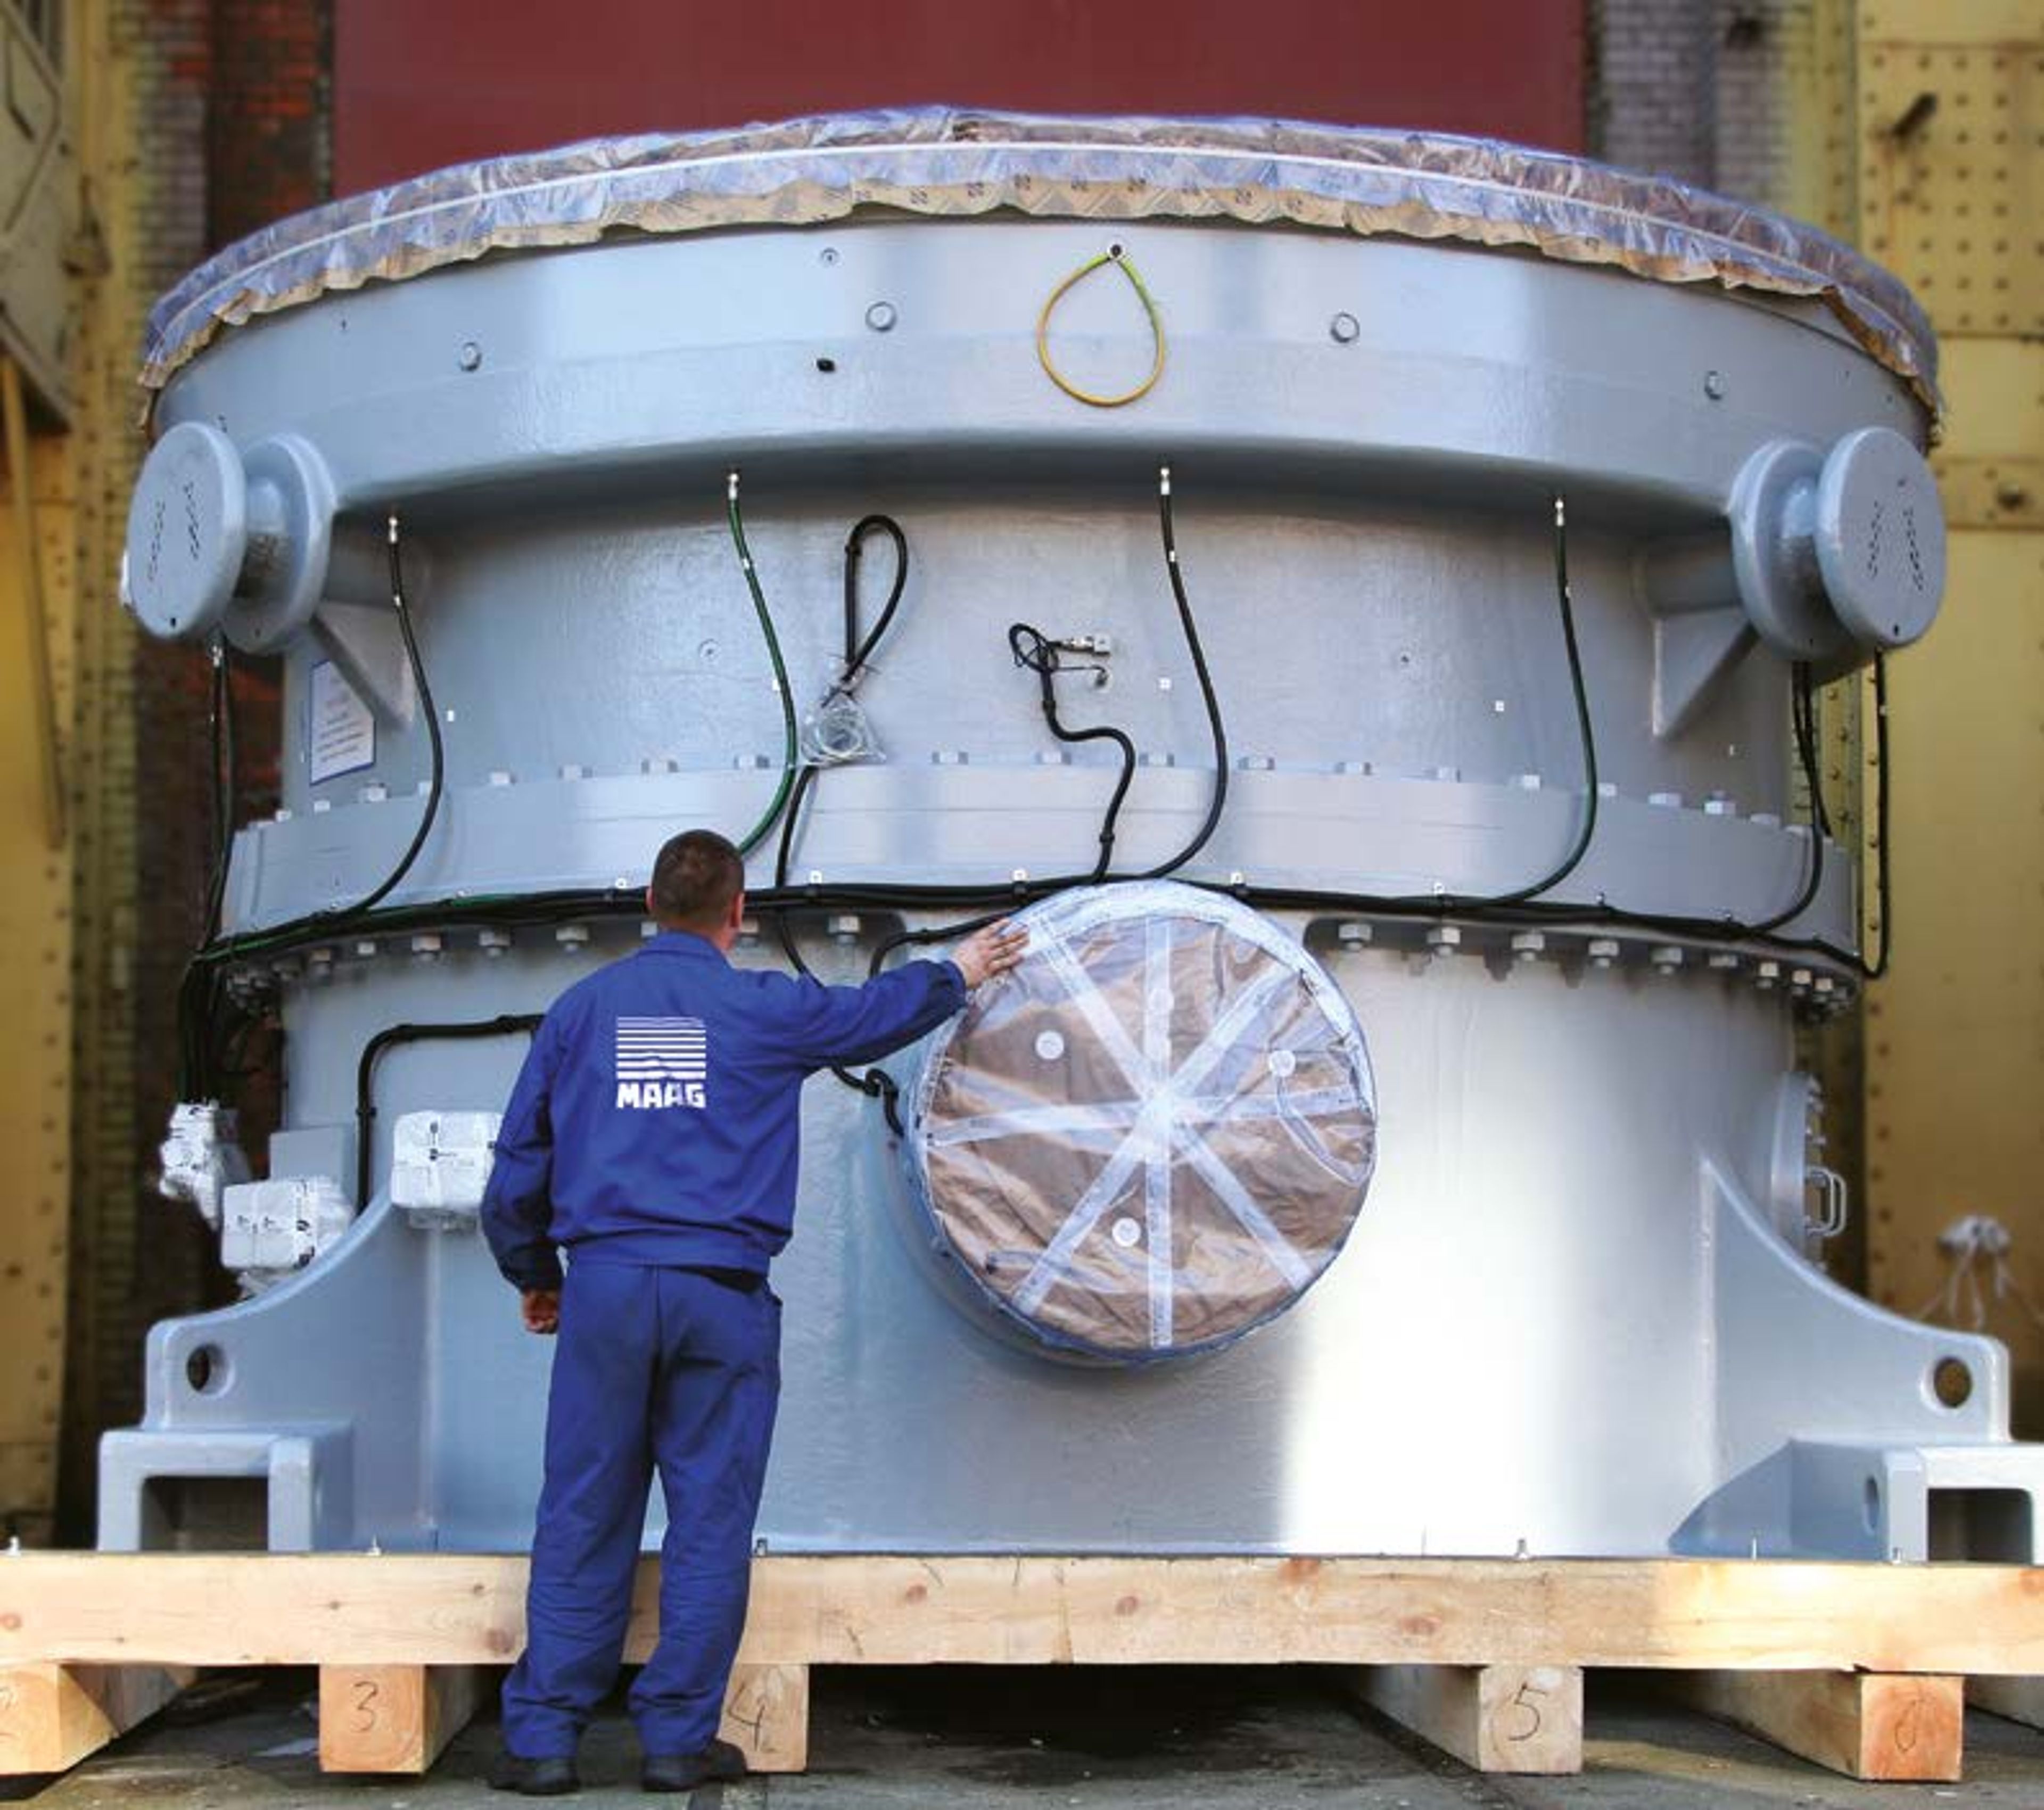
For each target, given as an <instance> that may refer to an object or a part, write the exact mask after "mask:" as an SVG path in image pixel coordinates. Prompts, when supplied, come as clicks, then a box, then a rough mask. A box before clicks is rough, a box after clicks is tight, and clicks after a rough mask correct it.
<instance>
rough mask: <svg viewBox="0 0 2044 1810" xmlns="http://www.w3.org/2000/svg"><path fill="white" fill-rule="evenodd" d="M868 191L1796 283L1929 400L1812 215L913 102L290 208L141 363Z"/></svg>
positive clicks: (970, 204) (1615, 184)
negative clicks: (502, 261) (451, 282)
mask: <svg viewBox="0 0 2044 1810" xmlns="http://www.w3.org/2000/svg"><path fill="white" fill-rule="evenodd" d="M861 209H889V210H892V211H894V212H897V213H913V214H927V215H934V216H939V217H945V216H949V217H963V216H970V215H978V214H986V213H994V212H996V211H997V210H1000V209H1012V210H1014V211H1016V212H1020V213H1026V214H1031V215H1034V216H1036V217H1042V218H1063V219H1090V220H1146V219H1164V220H1169V219H1181V220H1215V219H1220V220H1231V221H1238V222H1240V223H1243V224H1245V225H1289V226H1294V227H1304V228H1311V229H1321V230H1327V231H1336V232H1350V233H1354V234H1356V235H1358V236H1371V235H1376V234H1392V235H1397V236H1402V237H1405V238H1411V239H1456V240H1467V241H1470V242H1473V243H1475V244H1483V245H1499V246H1521V247H1525V248H1529V249H1531V250H1533V251H1535V252H1539V253H1540V254H1541V255H1542V256H1545V257H1549V258H1554V259H1560V260H1562V261H1565V262H1568V263H1593V264H1611V265H1616V266H1618V267H1621V268H1623V269H1625V270H1627V271H1631V272H1633V273H1634V274H1635V275H1639V276H1642V277H1646V278H1650V279H1654V280H1656V281H1658V282H1676V283H1686V282H1715V283H1719V284H1721V285H1722V286H1724V287H1726V288H1727V289H1752V290H1761V291H1763V292H1765V293H1767V294H1776V295H1788V296H1802V297H1813V298H1819V299H1821V300H1822V301H1823V302H1824V303H1825V304H1826V305H1827V306H1828V307H1829V308H1830V309H1831V311H1832V312H1833V313H1835V314H1836V315H1837V316H1838V318H1839V319H1840V320H1841V321H1842V322H1843V323H1844V324H1845V325H1846V328H1847V329H1849V330H1850V332H1851V333H1852V335H1853V336H1854V339H1856V340H1858V342H1859V344H1861V345H1862V346H1864V347H1865V348H1866V350H1867V351H1868V352H1870V353H1871V354H1872V355H1873V356H1874V357H1875V358H1876V359H1878V360H1879V361H1880V362H1881V363H1882V364H1883V365H1885V366H1886V367H1888V369H1889V370H1890V371H1894V372H1895V373H1896V375H1899V376H1901V377H1903V378H1905V379H1908V382H1910V383H1911V386H1913V387H1914V389H1915V391H1916V393H1917V394H1918V395H1919V397H1920V398H1922V399H1923V402H1924V404H1925V405H1926V406H1927V407H1928V408H1929V409H1931V411H1932V413H1936V412H1937V410H1938V406H1939V403H1938V391H1937V362H1936V359H1937V355H1936V349H1935V341H1934V338H1933V336H1932V333H1931V325H1930V322H1929V321H1928V319H1927V317H1926V316H1925V315H1924V313H1923V310H1922V309H1920V308H1919V306H1917V304H1916V302H1915V298H1913V297H1912V296H1911V294H1909V291H1908V289H1907V288H1906V287H1905V286H1904V285H1903V284H1902V282H1900V280H1899V279H1896V277H1894V276H1893V275H1891V274H1889V273H1888V271H1885V270H1883V269H1881V267H1879V266H1878V265H1876V264H1874V263H1870V262H1869V260H1867V259H1865V258H1862V257H1861V256H1859V255H1858V253H1856V252H1854V251H1852V250H1851V249H1850V248H1848V247H1846V245H1843V244H1841V243H1840V242H1839V241H1838V240H1835V239H1833V238H1832V237H1831V236H1830V235H1828V234H1827V233H1824V232H1820V231H1819V230H1818V229H1816V228H1815V227H1812V226H1808V225H1803V224H1802V223H1800V222H1799V221H1792V220H1789V219H1788V218H1786V217H1784V216H1782V215H1781V214H1778V213H1773V212H1771V211H1769V209H1765V208H1762V207H1757V206H1752V205H1750V204H1748V203H1746V202H1738V201H1733V200H1730V199H1728V198H1725V197H1723V196H1719V195H1715V194H1710V193H1708V191H1706V190H1701V189H1696V188H1692V187H1689V186H1687V185H1686V184H1685V183H1678V182H1675V181H1673V180H1671V179H1668V178H1666V177H1658V176H1646V175H1634V174H1631V173H1630V172H1627V171H1620V170H1615V169H1612V168H1610V167H1608V166H1606V165H1603V164H1600V163H1591V162H1589V161H1588V160H1586V159H1582V158H1579V157H1571V156H1564V155H1562V154H1561V153H1559V152H1546V151H1535V150H1529V149H1527V148H1523V147H1521V146H1519V145H1515V144H1505V143H1503V142H1501V141H1499V140H1489V139H1477V138H1463V137H1458V136H1449V135H1445V134H1439V133H1416V132H1396V131H1385V130H1377V129H1367V128H1346V127H1338V126H1327V125H1308V124H1297V123H1293V122H1289V121H1267V120H1254V119H1231V120H1223V119H1216V120H1172V119H1155V118H1140V117H1135V118H1116V119H1108V118H1080V117H1053V116H1048V115H1039V114H1024V113H990V112H982V111H977V110H960V109H956V108H951V107H936V106H932V107H915V108H904V109H898V110H885V111H879V112H872V113H845V114H826V115H823V116H820V117H814V118H809V119H800V120H793V121H787V122H786V123H784V124H781V125H753V126H747V127H745V128H743V129H738V130H731V131H714V132H700V133H686V134H665V133H649V134H640V135H637V136H630V137H622V138H602V139H591V140H587V141H586V142H584V143H582V144H571V145H567V146H564V147H563V148H559V149H558V150H554V151H548V152H536V153H533V154H531V155H527V156H511V157H498V158H492V159H488V160H486V161H484V162H480V163H462V164H456V165H455V166H453V167H450V168H448V169H445V170H440V171H435V172H433V173H432V174H431V175H424V176H420V177H417V178H415V179H413V180H411V181H409V182H405V183H398V184H396V185H394V186H392V187H390V188H386V189H380V190H376V191H375V192H374V193H371V194H363V195H356V196H352V197H350V198H348V199H345V200H342V201H338V202H332V203H331V204H329V205H328V206H325V207H321V208H316V209H313V210H311V211H310V212H309V213H302V214H298V215H297V216H294V217H292V218H290V219H288V220H285V221H281V222H279V224H278V225H275V226H271V227H269V228H267V229H264V230H263V231H262V232H258V233H255V234H253V235H252V236H250V237H248V238H247V239H244V240H241V241H240V243H239V244H234V245H231V246H229V247H228V248H227V249H226V250H225V251H223V252H220V253H219V254H218V255H217V256H215V257H213V258H212V259H209V260H208V261H207V262H206V263H204V264H202V265H201V266H199V267H198V269H197V270H195V271H193V272H192V273H191V274H190V275H189V276H187V277H186V279H184V281H183V282H181V283H179V285H178V286H177V287H176V288H175V289H174V290H171V292H170V293H169V294H167V295H166V296H165V297H164V298H163V299H162V301H160V302H159V303H158V304H157V306H156V308H155V309H153V310H152V312H151V314H150V317H149V323H148V333H147V336H146V338H145V341H144V358H143V367H142V371H141V379H140V381H141V382H142V383H143V384H144V386H145V387H147V388H149V389H152V390H154V389H159V388H160V387H161V386H163V384H164V383H166V382H168V381H169V379H170V378H171V375H173V374H174V373H175V371H177V370H178V369H179V367H181V366H182V365H183V364H185V363H186V362H188V361H189V360H190V359H192V358H194V357H195V356H196V355H198V352H200V351H201V350H202V349H203V348H205V347H206V345H207V344H209V342H210V341H211V340H212V339H213V336H215V335H216V334H217V332H219V331H220V329H221V327H223V326H232V325H238V324H240V323H241V322H243V321H248V320H251V319H253V318H254V317H256V316H258V315H262V314H268V313H277V312H279V311H280V310H282V309H288V308H292V307H295V306H298V305H300V304H302V303H304V302H312V301H315V300H317V298H319V297H321V296H322V295H324V294H328V292H330V291H334V290H352V289H357V288H359V287H360V286H362V285H363V284H364V283H367V282H375V281H379V280H382V281H397V280H400V279H404V278H406V277H412V276H417V275H421V274H423V273H424V272H426V271H432V270H437V269H440V268H441V267H444V266H447V265H450V264H455V263H463V262H465V261H467V260H469V259H475V258H479V257H482V256H485V255H486V253H489V252H498V251H509V250H517V249H521V248H526V249H529V248H542V247H547V246H562V245H575V244H587V243H589V242H590V241H591V240H596V239H599V238H601V237H602V236H605V234H607V233H612V232H624V231H635V232H648V233H676V232H695V231H701V230H703V229H709V228H717V227H738V226H805V225H816V224H818V223H820V222H823V221H832V220H841V219H843V218H845V217H847V216H849V215H851V214H852V213H855V212H857V211H859V210H861Z"/></svg>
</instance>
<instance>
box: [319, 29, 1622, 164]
mask: <svg viewBox="0 0 2044 1810" xmlns="http://www.w3.org/2000/svg"><path fill="white" fill-rule="evenodd" d="M1584 4H1585V0H1459V3H1458V0H1443V3H1439V4H1435V5H1433V6H1424V5H1415V4H1412V3H1411V0H742V3H736V4H734V3H733V0H581V3H580V4H573V3H570V4H563V0H334V105H333V130H334V188H335V192H336V193H337V194H346V193H348V192H349V191H351V190H357V189H363V188H371V187H375V186H378V185H380V184H382V183H389V182H394V181H395V180H397V179H399V178H400V177H403V176H409V175H416V174H417V172H419V171H422V170H428V169H432V168H435V167H438V166H440V165H441V164H445V163H459V162H461V161H463V160H464V159H469V158H474V157H486V156H492V155H494V154H496V153H498V152H508V151H530V150H537V149H540V148H544V147H546V146H548V145H552V144H562V143H564V142H566V141H567V140H571V139H575V138H586V137H590V136H595V135H597V134H599V133H624V132H640V131H660V130H669V129H690V128H692V127H699V126H720V125H740V124H743V122H745V121H748V120H764V119H777V118H784V117H788V116H790V115H792V114H797V113H813V112H820V111H825V110H835V109H849V108H857V107H872V106H893V105H901V104H904V103H908V102H918V101H948V102H956V103H959V104H962V105H970V106H990V107H1011V108H1021V109H1028V108H1035V109H1040V110H1044V111H1069V112H1074V113H1138V112H1155V113H1250V114H1266V115H1281V116H1286V117H1293V118H1301V119H1314V120H1325V121H1334V122H1335V123H1338V124H1343V125H1410V126H1428V127H1433V128H1435V129H1439V130H1443V131H1448V132H1465V133H1482V134H1485V135H1488V136H1495V137H1500V138H1512V139H1517V140H1520V141H1522V142H1523V143H1527V144H1540V145H1546V146H1550V147H1552V148H1555V149H1558V150H1567V151H1573V150H1580V149H1581V148H1582V145H1583V141H1584V140H1583V125H1584V121H1583V66H1584V27H1583V11H1584Z"/></svg>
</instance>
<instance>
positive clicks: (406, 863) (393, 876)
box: [348, 516, 447, 917]
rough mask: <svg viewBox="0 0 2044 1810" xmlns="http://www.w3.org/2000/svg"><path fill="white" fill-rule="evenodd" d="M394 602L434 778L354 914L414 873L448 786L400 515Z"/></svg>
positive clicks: (393, 545) (394, 536) (393, 528)
mask: <svg viewBox="0 0 2044 1810" xmlns="http://www.w3.org/2000/svg"><path fill="white" fill-rule="evenodd" d="M390 602H391V605H392V606H393V607H394V609H396V610H397V612H398V633H399V634H401V636H404V638H405V659H407V660H408V661H409V662H410V663H411V667H412V682H413V685H414V686H417V689H418V694H419V712H420V714H421V716H423V717H425V724H426V735H427V737H428V740H430V742H431V743H432V763H433V764H432V781H431V786H430V790H428V792H427V794H426V808H425V810H424V811H422V812H421V813H420V814H419V825H418V828H417V829H415V830H413V832H412V840H411V842H410V844H409V846H408V847H406V848H405V852H404V854H403V855H401V856H400V857H399V858H398V865H397V866H396V867H393V868H392V869H391V870H390V873H389V874H388V875H387V876H386V878H385V879H384V881H383V883H382V885H381V886H378V888H377V889H376V890H375V891H374V892H373V893H371V894H370V895H369V896H368V897H367V898H365V899H361V900H359V901H356V903H355V905H354V907H353V909H352V910H350V911H349V912H348V916H349V917H360V916H361V915H362V913H364V912H366V911H374V910H375V909H376V907H377V906H378V905H381V904H382V902H383V901H384V900H385V899H386V898H388V897H390V894H391V893H394V892H395V891H396V890H398V886H399V885H400V884H401V882H402V881H403V880H404V878H405V875H406V874H409V873H410V872H411V870H412V863H413V862H415V861H417V859H418V858H419V851H420V850H421V849H422V848H424V847H425V845H426V838H427V836H428V835H430V834H431V833H432V827H433V822H434V820H435V819H436V818H437V817H439V816H440V798H441V796H442V794H443V793H444V791H445V790H446V786H447V747H446V744H444V742H443V741H442V740H441V739H440V712H439V710H438V709H436V708H435V706H434V704H433V688H432V686H430V685H428V683H427V682H426V663H425V660H423V659H421V658H420V655H419V639H418V636H417V635H415V634H413V632H412V612H411V610H410V609H409V606H408V605H406V604H405V566H404V555H403V552H402V550H401V548H400V546H399V544H398V518H397V517H395V516H392V517H390Z"/></svg>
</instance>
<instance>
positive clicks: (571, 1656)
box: [504, 1259, 781, 1759]
mask: <svg viewBox="0 0 2044 1810" xmlns="http://www.w3.org/2000/svg"><path fill="white" fill-rule="evenodd" d="M780 1393H781V1304H780V1303H779V1301H777V1300H776V1299H775V1298H774V1294H773V1292H772V1291H771V1290H770V1289H768V1288H767V1285H765V1283H764V1282H762V1283H760V1285H759V1286H758V1287H756V1288H752V1289H745V1288H741V1287H736V1286H734V1285H732V1283H730V1282H720V1281H717V1280H715V1279H713V1278H710V1277H709V1276H705V1275H700V1274H697V1273H696V1272H694V1271H693V1270H670V1269H657V1268H644V1267H640V1266H632V1265H627V1264H612V1263H606V1262H600V1261H594V1260H590V1259H583V1260H582V1261H581V1262H573V1261H571V1263H570V1265H569V1268H568V1272H567V1285H566V1286H565V1287H564V1288H563V1289H562V1292H561V1323H560V1332H559V1347H557V1349H556V1350H555V1353H554V1375H553V1385H552V1388H551V1391H550V1393H549V1394H548V1401H547V1469H546V1481H545V1484H544V1487H543V1488H542V1489H541V1490H540V1513H539V1525H538V1528H537V1530H536V1532H535V1534H534V1535H533V1539H532V1581H531V1585H530V1587H529V1589H528V1591H527V1593H526V1598H525V1632H526V1643H525V1651H524V1656H523V1657H522V1658H521V1659H520V1660H519V1662H518V1663H517V1666H516V1667H515V1668H514V1669H513V1671H512V1673H511V1675H510V1677H509V1678H508V1679H506V1680H505V1685H504V1739H505V1746H506V1747H509V1749H510V1750H511V1751H512V1752H513V1753H514V1754H519V1755H521V1756H522V1757H523V1758H528V1759H541V1758H552V1757H556V1756H559V1757H571V1756H572V1755H573V1754H574V1750H575V1745H576V1743H577V1742H578V1740H579V1739H580V1738H581V1735H582V1730H583V1728H584V1727H586V1725H587V1724H588V1722H589V1720H590V1716H591V1715H592V1714H593V1713H594V1711H595V1708H596V1706H597V1704H598V1703H600V1702H601V1700H602V1699H603V1697H604V1696H605V1693H607V1692H608V1691H609V1689H610V1688H611V1686H612V1685H613V1684H614V1683H615V1682H616V1681H617V1668H618V1664H619V1661H620V1658H621V1654H622V1652H623V1649H624V1630H625V1624H626V1622H627V1620H628V1618H629V1616H630V1613H631V1605H632V1574H633V1571H634V1570H635V1568H636V1563H637V1561H638V1558H639V1542H640V1535H641V1534H642V1532H643V1531H644V1527H645V1521H646V1491H647V1485H648V1483H649V1482H650V1481H651V1477H652V1472H653V1469H654V1466H655V1465H657V1466H659V1472H660V1485H661V1488H662V1489H663V1490H664V1491H665V1493H666V1495H667V1540H666V1542H665V1543H664V1544H663V1546H662V1547H661V1550H660V1639H659V1645H658V1646H657V1647H655V1650H654V1652H653V1656H652V1658H651V1660H649V1661H648V1662H647V1665H646V1666H645V1669H644V1670H643V1671H642V1672H641V1673H640V1675H639V1681H638V1682H637V1684H636V1685H634V1686H633V1688H632V1719H633V1720H634V1721H636V1723H637V1724H638V1725H639V1735H640V1741H641V1742H642V1743H644V1747H645V1749H646V1750H647V1752H648V1753H657V1754H694V1753H698V1752H700V1751H701V1750H702V1749H703V1748H705V1747H708V1746H709V1743H710V1742H711V1741H712V1740H713V1739H715V1737H716V1735H717V1724H718V1723H719V1721H720V1719H721V1717H722V1715H723V1710H724V1691H725V1689H726V1687H727V1686H728V1683H729V1681H730V1677H731V1666H732V1660H733V1658H736V1654H737V1652H738V1642H739V1637H740V1635H742V1634H743V1632H744V1630H745V1604H746V1596H747V1589H748V1587H749V1585H750V1582H751V1558H752V1527H753V1521H754V1519H755V1516H756V1515H757V1513H758V1512H759V1486H760V1482H761V1480H762V1479H763V1478H764V1476H765V1474H766V1470H767V1451H768V1448H769V1447H770V1445H771V1444H772V1443H773V1438H774V1408H775V1407H776V1405H778V1401H779V1400H780Z"/></svg>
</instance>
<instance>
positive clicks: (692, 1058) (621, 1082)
mask: <svg viewBox="0 0 2044 1810" xmlns="http://www.w3.org/2000/svg"><path fill="white" fill-rule="evenodd" d="M708 1082H709V1033H708V1032H705V1030H704V1028H703V1021H702V1020H701V1019H700V1018H621V1019H619V1020H617V1104H618V1105H620V1106H621V1107H624V1106H635V1107H638V1108H640V1109H642V1110H643V1109H645V1108H647V1107H655V1108H658V1107H663V1106H698V1107H699V1106H701V1105H705V1104H706V1103H707V1102H706V1099H705V1091H704V1090H705V1086H707V1084H708Z"/></svg>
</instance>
